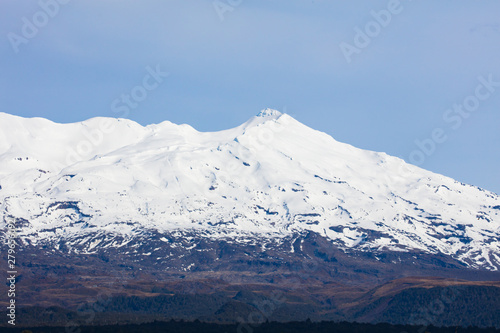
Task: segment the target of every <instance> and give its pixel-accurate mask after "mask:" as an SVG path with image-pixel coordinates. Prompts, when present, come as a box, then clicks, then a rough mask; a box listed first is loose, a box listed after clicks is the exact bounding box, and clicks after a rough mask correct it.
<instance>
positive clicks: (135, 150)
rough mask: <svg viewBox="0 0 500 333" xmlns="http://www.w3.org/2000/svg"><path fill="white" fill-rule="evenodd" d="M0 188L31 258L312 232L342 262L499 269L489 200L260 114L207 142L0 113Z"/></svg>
mask: <svg viewBox="0 0 500 333" xmlns="http://www.w3.org/2000/svg"><path fill="white" fill-rule="evenodd" d="M0 186H1V188H0V212H1V214H2V215H3V216H4V217H7V216H10V217H13V218H16V219H17V220H18V221H21V222H19V223H20V227H21V231H20V236H21V237H22V238H23V239H25V240H27V241H29V242H30V243H32V244H36V243H38V242H41V241H47V240H49V241H57V240H58V239H61V238H71V237H74V236H79V237H80V239H82V238H81V236H84V235H86V234H90V233H95V232H96V231H99V232H104V233H107V234H109V235H121V236H122V237H125V238H124V239H131V238H133V237H134V235H136V234H138V233H141V232H142V231H143V230H157V231H158V232H160V233H161V232H172V231H175V230H189V231H191V232H195V233H196V232H198V233H199V234H200V235H204V237H212V238H217V237H226V238H227V237H236V236H238V238H240V239H241V237H243V238H244V236H245V235H253V236H255V235H258V236H259V237H262V238H263V239H266V238H280V237H284V236H290V235H293V234H295V233H300V232H303V231H307V230H310V231H314V232H316V233H318V234H321V235H323V236H325V237H327V238H328V239H330V240H331V241H332V242H333V243H334V244H336V245H337V246H339V247H340V248H343V249H348V248H356V249H358V250H366V251H409V250H414V249H417V250H421V251H424V252H428V253H443V254H447V255H450V256H452V257H453V258H455V259H458V260H460V261H462V262H464V263H466V264H467V265H469V266H471V267H475V268H486V269H490V270H497V269H499V268H500V199H499V196H498V195H497V194H494V193H492V192H489V191H485V190H482V189H480V188H477V187H474V186H470V185H466V184H462V183H459V182H457V181H455V180H453V179H451V178H448V177H445V176H442V175H438V174H435V173H432V172H429V171H426V170H423V169H420V168H418V167H415V166H412V165H409V164H406V163H405V162H404V161H403V160H401V159H399V158H396V157H392V156H388V155H387V154H384V153H376V152H371V151H366V150H361V149H357V148H355V147H352V146H350V145H348V144H344V143H340V142H337V141H335V140H334V139H333V138H332V137H330V136H329V135H327V134H325V133H322V132H319V131H316V130H313V129H311V128H309V127H307V126H305V125H303V124H301V123H300V122H298V121H296V120H295V119H293V118H292V117H290V116H288V115H286V114H281V113H279V112H278V111H275V110H269V109H267V110H264V111H262V112H261V113H260V114H259V115H257V116H255V117H253V118H251V119H250V120H249V121H247V122H246V123H244V124H242V125H241V126H239V127H236V128H233V129H229V130H225V131H220V132H212V133H203V132H198V131H196V130H195V129H193V128H192V127H190V126H188V125H176V124H173V123H170V122H167V121H166V122H163V123H161V124H157V125H149V126H146V127H143V126H140V125H139V124H137V123H135V122H132V121H129V120H124V119H111V118H94V119H90V120H87V121H84V122H81V123H74V124H56V123H53V122H50V121H48V120H45V119H40V118H33V119H24V118H20V117H16V116H12V115H8V114H5V113H0ZM2 223H3V226H4V225H5V221H3V222H2ZM88 242H91V240H88ZM122 245H123V244H118V243H117V244H115V245H114V246H122ZM98 246H99V242H97V243H95V244H92V245H89V246H88V248H87V249H88V251H91V250H92V249H95V248H96V247H98ZM107 246H110V245H109V244H108V245H107ZM291 251H293V248H292V249H291Z"/></svg>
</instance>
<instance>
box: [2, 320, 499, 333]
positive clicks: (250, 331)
mask: <svg viewBox="0 0 500 333" xmlns="http://www.w3.org/2000/svg"><path fill="white" fill-rule="evenodd" d="M0 331H1V332H29V331H31V332H33V333H56V332H61V333H62V332H65V333H67V332H75V333H135V332H137V333H160V332H161V333H170V332H172V333H199V332H203V333H299V332H300V333H304V332H305V333H379V332H380V333H405V332H406V333H424V332H429V333H455V332H456V333H493V332H495V333H498V332H500V330H498V329H494V328H476V327H468V328H461V327H444V328H440V327H434V326H428V327H422V326H408V325H390V324H375V325H373V324H360V323H348V322H339V323H334V322H317V323H315V322H311V321H304V322H289V323H277V322H266V323H262V324H260V325H241V324H239V325H238V324H226V325H222V324H211V323H202V322H199V321H194V322H185V321H175V320H171V321H168V322H158V321H157V322H153V323H147V324H139V325H109V326H82V327H71V328H67V327H34V328H3V329H2V328H0Z"/></svg>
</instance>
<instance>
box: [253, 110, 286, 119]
mask: <svg viewBox="0 0 500 333" xmlns="http://www.w3.org/2000/svg"><path fill="white" fill-rule="evenodd" d="M281 115H282V113H281V112H279V111H278V110H274V109H270V108H267V109H264V110H262V111H260V112H259V114H258V115H257V117H279V116H281Z"/></svg>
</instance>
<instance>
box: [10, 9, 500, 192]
mask: <svg viewBox="0 0 500 333" xmlns="http://www.w3.org/2000/svg"><path fill="white" fill-rule="evenodd" d="M0 9H1V10H0V38H1V42H0V111H2V112H7V113H10V114H15V115H20V116H24V117H34V116H37V117H45V118H49V119H51V120H53V121H56V122H75V121H81V120H85V119H88V118H91V117H95V116H107V117H117V116H124V117H126V118H129V119H132V120H134V121H137V122H139V123H141V124H143V125H146V124H150V123H158V122H161V121H163V120H170V121H172V122H175V123H188V124H190V125H192V126H193V127H195V128H196V129H198V130H201V131H213V130H221V129H225V128H230V127H234V126H237V125H239V124H241V123H242V122H244V121H246V120H247V119H248V118H250V117H251V116H253V115H255V114H256V113H258V112H259V110H261V109H263V108H266V107H271V108H275V109H278V110H281V111H285V112H287V113H289V114H290V115H292V116H293V117H295V118H296V119H297V120H299V121H301V122H303V123H304V124H306V125H308V126H310V127H313V128H315V129H318V130H321V131H324V132H326V133H328V134H330V135H332V136H333V137H334V138H335V139H337V140H338V141H342V142H346V143H350V144H352V145H354V146H357V147H359V148H363V149H370V150H375V151H384V152H386V153H388V154H390V155H394V156H399V157H401V158H404V159H405V160H406V161H409V162H412V163H414V164H418V165H419V166H421V167H423V168H425V169H428V170H431V171H434V172H438V173H441V174H444V175H447V176H450V177H453V178H455V179H457V180H459V181H462V182H465V183H469V184H473V185H477V186H480V187H483V188H486V189H488V190H491V191H494V192H496V193H500V171H499V170H500V168H499V167H498V166H499V164H500V149H499V147H500V61H499V59H500V16H499V15H498V14H499V13H500V2H498V1H495V0H484V1H461V0H453V1H452V0H443V1H439V2H438V1H431V0H420V1H416V0H413V1H411V0H401V1H397V0H390V1H374V0H370V1H368V0H366V1H340V0H339V1H333V0H331V1H326V0H314V1H312V0H309V1H306V0H303V1H298V0H273V1H270V0H265V1H264V0H215V1H213V0H171V1H165V0H149V1H126V0H120V1H117V0H100V1H97V0H95V1H78V0H72V1H68V0H64V1H63V0H41V1H28V0H24V1H17V0H2V2H1V4H0ZM30 28H31V29H30ZM33 28H34V29H33ZM346 50H348V51H346ZM353 50H354V51H353ZM155 70H159V71H160V72H161V73H167V72H168V76H167V75H163V74H162V75H163V76H161V75H160V76H159V77H158V76H157V80H154V77H152V76H151V74H150V72H151V71H153V72H154V71H155ZM148 75H150V76H149V77H148ZM485 82H486V83H485ZM488 82H489V83H488ZM146 88H148V89H146ZM126 95H129V96H132V97H129V101H128V102H126V101H125V100H124V99H123V96H126ZM133 96H135V97H133ZM455 104H456V105H457V106H456V107H455V106H454V105H455ZM120 107H121V108H120ZM460 108H461V110H462V111H460V112H461V113H459V111H457V110H459V109H460ZM125 109H127V112H124V110H125ZM433 133H434V134H433ZM417 142H419V144H417ZM419 145H420V146H419Z"/></svg>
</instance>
